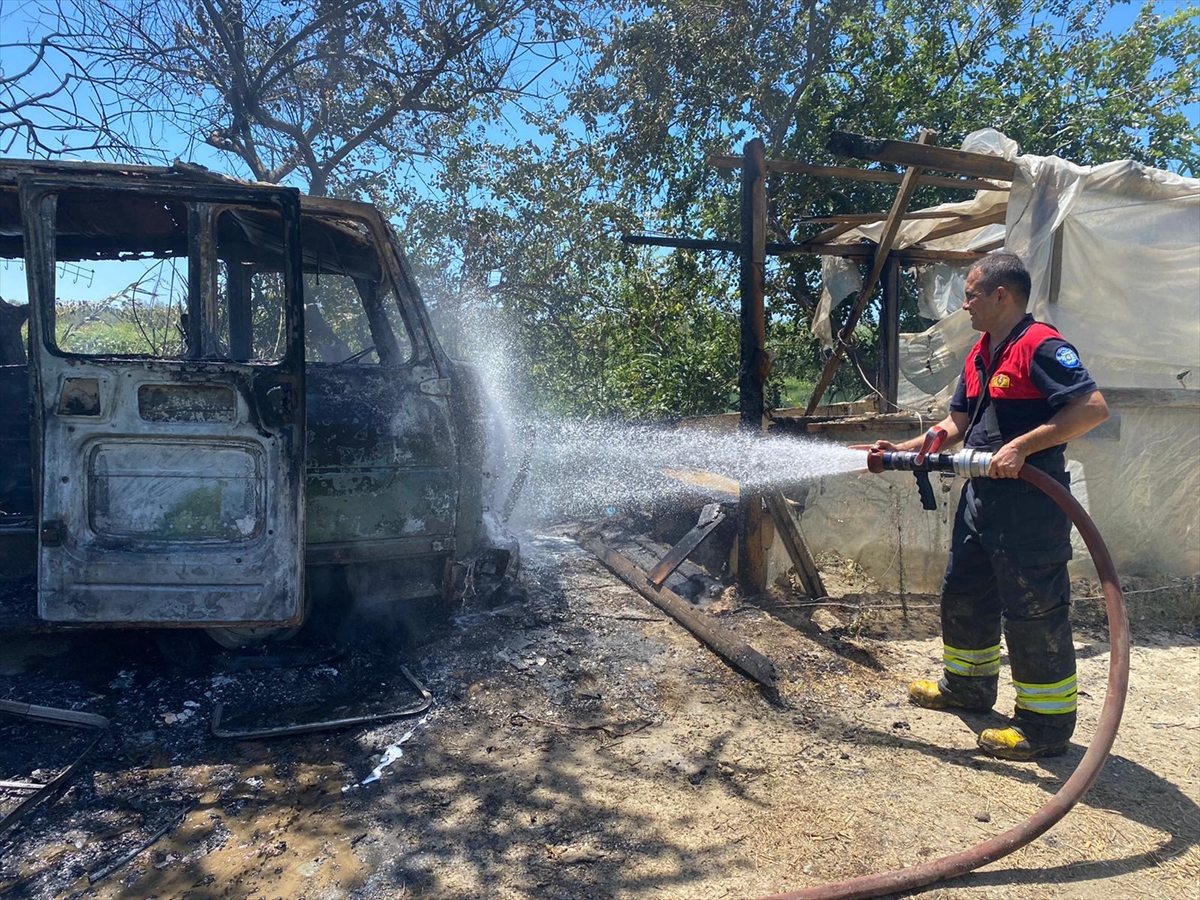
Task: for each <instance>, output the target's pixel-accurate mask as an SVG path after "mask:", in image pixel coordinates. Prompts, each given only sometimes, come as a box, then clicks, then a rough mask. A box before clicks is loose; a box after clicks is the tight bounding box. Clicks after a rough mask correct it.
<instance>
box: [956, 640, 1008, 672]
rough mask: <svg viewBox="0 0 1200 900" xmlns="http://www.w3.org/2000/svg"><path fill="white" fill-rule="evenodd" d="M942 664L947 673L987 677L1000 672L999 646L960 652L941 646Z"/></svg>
mask: <svg viewBox="0 0 1200 900" xmlns="http://www.w3.org/2000/svg"><path fill="white" fill-rule="evenodd" d="M942 663H943V665H944V666H945V668H946V671H947V672H953V673H954V674H955V675H963V676H966V677H976V678H982V677H988V676H992V675H997V674H999V672H1000V645H999V644H996V645H995V646H994V647H988V648H987V649H985V650H961V649H959V648H958V647H951V646H950V645H949V644H943V645H942Z"/></svg>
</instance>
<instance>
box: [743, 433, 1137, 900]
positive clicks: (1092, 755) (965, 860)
mask: <svg viewBox="0 0 1200 900" xmlns="http://www.w3.org/2000/svg"><path fill="white" fill-rule="evenodd" d="M937 444H940V439H939V438H938V437H937V436H936V435H932V429H931V434H930V435H929V436H927V439H926V445H925V446H924V447H922V448H921V450H920V451H918V452H915V453H914V452H908V451H902V450H871V451H870V452H869V453H868V455H867V469H868V471H871V472H884V471H912V472H915V473H920V474H924V475H925V477H926V478H928V474H927V473H929V472H954V473H955V474H957V475H961V476H963V477H965V478H978V477H985V476H986V475H987V471H988V466H989V464H990V463H991V461H992V454H990V453H986V452H981V451H978V450H961V451H959V452H958V453H953V454H951V453H931V452H929V451H930V449H931V445H932V448H933V449H936V445H937ZM1019 477H1020V478H1022V479H1024V480H1025V481H1027V482H1029V483H1030V484H1032V485H1034V486H1035V487H1038V488H1040V489H1041V490H1042V491H1044V492H1045V493H1046V494H1048V495H1049V496H1050V497H1051V499H1053V500H1054V501H1055V502H1056V503H1057V504H1058V505H1059V506H1060V507H1062V509H1063V511H1064V512H1065V513H1066V514H1067V515H1068V516H1069V517H1070V519H1071V521H1072V522H1073V523H1074V524H1075V527H1076V528H1078V529H1079V533H1080V535H1081V536H1082V537H1083V542H1084V544H1086V545H1087V549H1088V552H1089V553H1090V554H1091V555H1092V562H1093V563H1095V566H1096V571H1097V573H1098V574H1099V576H1100V581H1101V584H1102V586H1103V590H1104V603H1105V610H1106V612H1107V614H1108V634H1109V662H1108V691H1107V693H1106V694H1105V697H1104V706H1103V708H1102V709H1101V711H1100V722H1099V724H1098V725H1097V726H1096V734H1095V736H1094V737H1093V738H1092V742H1091V744H1090V745H1089V746H1088V749H1087V752H1086V753H1084V755H1083V759H1081V760H1080V761H1079V765H1078V766H1076V767H1075V771H1074V772H1072V773H1071V777H1070V778H1068V779H1067V781H1066V783H1065V784H1063V786H1062V787H1061V788H1060V789H1059V790H1058V793H1056V794H1055V795H1054V796H1053V797H1051V798H1050V799H1049V800H1048V801H1047V802H1046V803H1045V804H1044V805H1043V806H1042V807H1041V808H1040V809H1038V810H1037V812H1035V813H1034V814H1033V815H1032V816H1030V817H1029V818H1028V819H1026V820H1025V821H1024V822H1022V823H1020V824H1019V825H1017V826H1016V827H1014V828H1011V829H1009V830H1008V831H1006V832H1004V833H1003V834H1000V835H997V836H996V837H994V838H991V839H990V840H987V841H984V842H983V843H982V844H977V845H976V846H974V847H971V848H970V849H967V850H963V851H961V852H959V853H953V854H951V855H950V856H943V857H942V858H941V859H935V860H932V861H930V862H927V863H922V864H921V865H917V866H909V867H907V868H903V869H895V870H893V871H891V872H881V873H878V874H875V875H864V876H861V877H858V878H851V879H848V880H846V881H838V882H831V883H829V884H823V885H819V886H817V887H811V888H804V889H803V890H798V891H790V892H787V893H783V894H774V895H772V896H771V897H769V898H763V900H862V898H867V897H882V896H885V895H887V894H892V893H895V892H897V891H911V890H915V889H917V888H922V887H925V886H927V885H930V884H933V883H935V882H938V881H944V880H945V879H948V878H957V877H958V876H959V875H965V874H966V873H967V872H971V871H973V870H975V869H977V868H979V867H980V866H984V865H987V864H988V863H992V862H995V861H996V860H998V859H1000V858H1001V857H1004V856H1007V855H1008V854H1010V853H1012V852H1013V851H1015V850H1019V849H1020V848H1021V847H1024V846H1025V845H1026V844H1028V843H1030V842H1031V841H1033V840H1036V839H1037V838H1038V837H1039V836H1041V835H1042V834H1045V833H1046V832H1047V831H1049V830H1050V829H1051V828H1052V827H1053V826H1054V825H1055V824H1057V823H1058V821H1059V820H1060V819H1062V818H1063V816H1065V815H1066V814H1067V813H1068V812H1070V811H1071V808H1072V807H1073V806H1074V805H1075V804H1076V803H1078V802H1079V800H1080V799H1081V798H1082V797H1083V795H1084V794H1086V793H1087V792H1088V790H1089V789H1090V788H1091V787H1092V785H1093V784H1095V782H1096V779H1097V778H1098V777H1099V776H1100V770H1101V769H1102V768H1103V767H1104V763H1105V761H1106V760H1107V759H1108V754H1109V751H1110V750H1111V749H1112V745H1113V741H1114V740H1115V739H1116V736H1117V726H1118V725H1119V724H1120V722H1121V713H1122V712H1123V711H1124V709H1125V694H1126V691H1127V690H1128V687H1129V619H1128V617H1127V616H1126V613H1125V597H1124V596H1123V595H1122V594H1121V586H1120V584H1119V582H1118V579H1117V572H1116V569H1115V567H1114V566H1113V561H1112V557H1111V556H1110V555H1109V553H1108V548H1107V547H1106V546H1105V545H1104V540H1103V539H1102V538H1101V537H1100V532H1099V531H1098V530H1097V529H1096V525H1095V523H1094V522H1092V520H1091V517H1089V516H1088V514H1087V512H1085V511H1084V509H1083V507H1082V506H1081V505H1080V504H1079V501H1077V500H1076V499H1075V498H1074V497H1072V496H1071V494H1070V492H1069V491H1068V490H1066V488H1064V487H1063V486H1062V485H1060V484H1059V483H1058V482H1057V481H1055V480H1054V479H1053V478H1052V477H1050V476H1049V475H1047V474H1046V473H1045V472H1042V471H1041V470H1040V469H1037V468H1034V467H1033V466H1030V465H1028V464H1026V465H1025V466H1024V467H1023V468H1022V469H1021V471H1020V473H1019Z"/></svg>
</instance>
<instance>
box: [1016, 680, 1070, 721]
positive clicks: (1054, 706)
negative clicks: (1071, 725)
mask: <svg viewBox="0 0 1200 900" xmlns="http://www.w3.org/2000/svg"><path fill="white" fill-rule="evenodd" d="M1013 687H1015V688H1016V689H1017V709H1027V710H1029V711H1030V712H1035V713H1042V714H1043V715H1062V714H1063V713H1073V712H1075V708H1076V706H1077V703H1078V701H1077V696H1078V690H1077V688H1076V681H1075V676H1074V675H1070V676H1068V677H1067V678H1064V679H1063V680H1062V681H1056V682H1055V683H1054V684H1025V683H1024V682H1020V681H1015V680H1014V681H1013Z"/></svg>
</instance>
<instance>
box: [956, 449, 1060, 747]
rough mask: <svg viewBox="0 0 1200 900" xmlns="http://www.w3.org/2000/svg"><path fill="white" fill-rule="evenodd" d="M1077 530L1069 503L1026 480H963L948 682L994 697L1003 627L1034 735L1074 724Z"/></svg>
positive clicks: (985, 701)
mask: <svg viewBox="0 0 1200 900" xmlns="http://www.w3.org/2000/svg"><path fill="white" fill-rule="evenodd" d="M1051 475H1052V476H1053V477H1054V478H1056V479H1058V480H1059V481H1060V482H1061V483H1062V484H1063V485H1064V486H1067V485H1068V484H1069V483H1070V476H1069V475H1068V474H1067V473H1066V472H1052V473H1051ZM1070 537H1071V522H1070V519H1068V518H1067V515H1066V513H1064V512H1063V511H1062V510H1061V509H1060V508H1059V506H1058V504H1056V503H1055V502H1054V501H1053V500H1051V499H1050V497H1048V496H1047V495H1046V494H1044V493H1043V492H1042V491H1041V490H1039V489H1038V488H1036V487H1034V486H1033V485H1031V484H1028V483H1027V482H1025V481H1021V480H1016V479H993V478H973V479H970V480H969V481H967V483H966V485H965V486H964V488H963V492H962V496H961V498H960V500H959V504H958V512H957V513H956V515H955V518H954V535H953V540H952V544H951V550H950V561H949V563H948V564H947V566H946V575H945V578H944V580H943V582H942V639H943V642H944V644H945V648H944V650H945V674H944V677H943V679H942V682H941V684H942V688H943V690H946V691H948V692H949V693H951V694H953V695H954V696H955V697H957V698H959V699H961V700H962V701H964V702H965V703H967V704H969V705H972V706H975V705H978V706H990V705H991V704H993V703H995V700H996V687H997V681H998V673H999V668H1000V646H999V645H1000V631H1001V628H1002V627H1003V630H1004V635H1005V638H1006V640H1007V644H1008V657H1009V664H1010V667H1011V669H1012V677H1013V683H1014V685H1015V687H1016V689H1017V709H1016V714H1015V718H1016V719H1017V724H1019V725H1021V726H1022V727H1023V728H1025V730H1026V734H1027V735H1028V736H1029V738H1030V739H1031V740H1038V741H1056V740H1065V739H1066V738H1068V737H1070V735H1071V733H1072V732H1073V731H1074V729H1075V703H1076V700H1075V696H1076V688H1075V645H1074V641H1073V639H1072V636H1071V620H1070V580H1069V578H1068V576H1067V560H1069V559H1070V558H1071V541H1070Z"/></svg>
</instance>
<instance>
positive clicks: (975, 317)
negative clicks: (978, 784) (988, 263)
mask: <svg viewBox="0 0 1200 900" xmlns="http://www.w3.org/2000/svg"><path fill="white" fill-rule="evenodd" d="M1003 294H1004V289H1003V288H1001V287H995V288H992V289H991V290H990V291H989V290H987V289H986V287H985V285H984V284H983V279H982V278H980V277H979V272H978V271H972V272H969V273H968V274H967V287H966V290H965V291H964V293H963V309H965V310H966V311H967V315H969V316H970V317H971V327H972V328H974V329H975V330H976V331H991V330H992V326H993V325H995V324H996V323H997V321H998V318H999V313H1000V307H1001V304H1002V303H1003V300H1004V297H1003Z"/></svg>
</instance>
